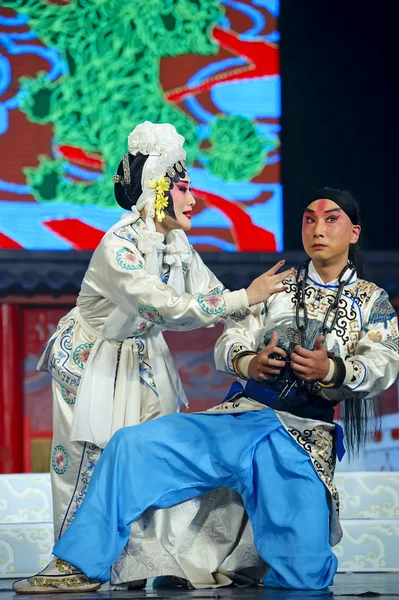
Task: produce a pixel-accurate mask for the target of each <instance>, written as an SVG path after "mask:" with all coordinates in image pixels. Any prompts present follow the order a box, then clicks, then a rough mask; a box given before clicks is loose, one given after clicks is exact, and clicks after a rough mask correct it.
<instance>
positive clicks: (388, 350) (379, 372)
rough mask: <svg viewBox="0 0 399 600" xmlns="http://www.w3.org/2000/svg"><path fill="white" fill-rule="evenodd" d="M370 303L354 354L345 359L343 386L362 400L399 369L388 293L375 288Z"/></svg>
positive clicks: (375, 393) (398, 339)
mask: <svg viewBox="0 0 399 600" xmlns="http://www.w3.org/2000/svg"><path fill="white" fill-rule="evenodd" d="M370 305H371V306H370V309H368V315H366V317H367V318H366V320H365V322H363V324H362V328H361V336H360V339H359V341H358V343H357V346H356V350H355V354H354V355H353V356H350V357H349V358H347V359H346V360H345V367H346V377H345V381H344V387H346V388H347V389H349V390H350V391H351V392H352V393H355V394H361V395H362V397H364V398H365V399H369V398H374V397H376V396H378V395H379V394H381V393H382V392H383V391H384V390H386V389H387V388H388V387H390V386H391V385H392V384H393V383H394V381H395V380H396V377H397V376H398V372H399V353H398V349H399V337H398V320H397V317H396V313H395V311H394V309H393V307H392V305H391V303H390V302H389V299H388V294H387V293H386V292H385V291H383V290H381V289H378V290H377V291H376V292H375V297H374V298H371V299H370Z"/></svg>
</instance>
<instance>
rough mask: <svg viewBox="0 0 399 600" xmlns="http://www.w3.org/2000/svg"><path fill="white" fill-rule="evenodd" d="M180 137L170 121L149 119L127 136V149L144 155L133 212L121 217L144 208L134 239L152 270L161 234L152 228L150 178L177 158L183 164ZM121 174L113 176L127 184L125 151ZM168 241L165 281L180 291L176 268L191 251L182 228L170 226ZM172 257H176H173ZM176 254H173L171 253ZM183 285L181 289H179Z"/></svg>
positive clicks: (161, 245)
mask: <svg viewBox="0 0 399 600" xmlns="http://www.w3.org/2000/svg"><path fill="white" fill-rule="evenodd" d="M183 144H184V137H183V136H182V135H179V134H178V133H177V131H176V129H175V128H174V127H173V125H170V124H169V123H161V124H157V123H151V122H150V121H144V123H140V125H137V126H136V127H135V128H134V129H133V131H132V132H131V133H130V134H129V136H128V151H129V153H130V154H132V155H133V156H136V155H137V154H139V153H140V154H144V155H145V156H148V158H147V160H146V161H145V163H144V167H143V172H142V175H141V189H142V193H141V195H140V196H139V198H138V200H137V202H136V204H135V205H134V206H132V208H131V211H132V213H133V214H129V213H128V214H126V215H124V216H123V217H122V220H123V222H124V224H127V223H134V222H135V221H137V220H138V219H139V218H140V213H141V211H142V210H143V209H145V211H146V225H147V231H142V232H141V236H140V239H139V241H138V246H139V250H140V251H141V252H143V253H144V254H146V256H147V260H146V266H147V269H148V270H149V271H150V272H152V273H155V272H157V270H158V258H157V250H160V249H164V250H165V245H164V243H163V239H164V238H163V235H162V234H161V233H158V232H157V231H156V228H155V222H154V216H155V210H154V204H155V198H156V190H155V189H154V185H153V184H154V182H157V181H158V180H159V179H160V178H161V177H162V176H163V175H165V173H167V171H168V169H170V168H171V167H173V166H174V165H176V164H178V163H179V162H180V163H182V164H183V166H185V160H186V151H185V150H184V149H183ZM123 171H124V177H123V178H121V177H119V176H118V175H116V176H114V181H119V182H120V183H121V184H122V185H124V186H126V185H128V184H130V166H129V160H128V154H126V155H125V157H124V160H123ZM167 241H168V244H167V246H166V252H167V253H168V254H170V255H171V256H170V257H168V258H167V259H166V262H168V263H169V264H171V263H172V264H173V267H174V268H171V273H170V277H169V284H170V285H173V286H174V287H176V289H177V291H179V292H180V293H181V292H182V291H183V289H184V282H183V280H181V281H180V279H182V277H181V276H180V274H179V273H178V271H179V272H180V273H181V264H182V262H183V263H186V262H187V261H188V260H189V259H190V258H191V252H190V248H189V244H188V240H187V237H186V235H185V234H184V232H183V231H179V230H172V231H171V232H170V233H169V234H168V236H167ZM172 254H173V257H174V258H175V259H176V261H174V260H173V258H172ZM174 255H176V256H174ZM174 263H175V264H174ZM182 286H183V289H182Z"/></svg>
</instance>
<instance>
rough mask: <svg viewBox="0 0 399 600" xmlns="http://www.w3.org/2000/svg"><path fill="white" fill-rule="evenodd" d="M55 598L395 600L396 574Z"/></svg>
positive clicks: (7, 583) (2, 588)
mask: <svg viewBox="0 0 399 600" xmlns="http://www.w3.org/2000/svg"><path fill="white" fill-rule="evenodd" d="M11 585H12V580H10V579H9V580H4V579H3V580H0V600H11V599H13V600H15V599H16V598H18V596H17V595H16V594H14V592H13V591H12V590H11V589H10V587H11ZM52 596H57V597H58V598H59V600H66V598H67V597H70V598H71V599H72V600H118V599H119V598H121V599H125V598H132V599H133V600H147V599H148V600H150V599H153V600H207V599H208V598H209V599H213V598H216V599H218V600H291V599H292V600H294V599H298V600H299V599H301V600H302V599H304V600H306V599H307V598H312V600H316V599H317V598H323V599H325V598H339V599H340V600H345V599H349V598H354V597H360V598H377V597H378V598H379V600H388V599H390V600H392V598H399V573H337V575H336V576H335V584H334V585H333V586H332V587H330V588H328V589H326V590H322V591H317V592H312V591H310V590H306V591H288V590H273V589H270V588H264V587H261V586H259V587H251V588H237V587H229V588H219V589H215V590H210V589H206V590H192V591H187V590H179V589H173V590H153V589H152V588H151V587H148V588H146V589H145V590H142V591H132V592H110V591H99V592H94V593H89V594H79V593H74V594H46V596H45V598H49V597H52ZM23 597H24V598H26V599H28V598H31V599H32V600H37V595H36V594H30V595H29V594H26V595H24V596H23Z"/></svg>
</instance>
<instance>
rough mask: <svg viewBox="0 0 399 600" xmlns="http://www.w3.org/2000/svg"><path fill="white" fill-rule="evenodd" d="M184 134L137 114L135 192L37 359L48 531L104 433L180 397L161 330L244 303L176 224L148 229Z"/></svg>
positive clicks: (75, 497) (59, 524)
mask: <svg viewBox="0 0 399 600" xmlns="http://www.w3.org/2000/svg"><path fill="white" fill-rule="evenodd" d="M183 141H184V139H183V138H182V137H181V136H179V135H178V134H177V133H176V131H175V129H174V128H173V127H172V126H171V125H153V124H150V123H144V124H143V125H139V126H137V127H136V129H135V130H134V131H133V132H132V134H130V136H129V151H130V153H131V154H136V153H137V152H141V153H142V154H148V155H149V156H148V159H147V160H146V162H145V164H144V168H143V174H142V189H143V193H142V195H141V196H140V198H139V200H138V202H137V205H136V206H135V207H133V208H132V211H131V212H130V213H125V214H124V215H123V218H122V220H121V221H120V222H118V223H117V224H116V225H114V226H113V227H112V228H111V229H110V230H109V231H108V232H107V233H106V234H105V235H104V237H103V239H102V241H101V242H100V244H99V246H98V247H97V248H96V250H95V251H94V254H93V256H92V259H91V261H90V265H89V267H88V270H87V272H86V274H85V276H84V279H83V282H82V287H81V290H80V293H79V297H78V299H77V305H76V307H75V308H73V309H72V310H71V311H70V312H69V313H68V314H67V315H66V316H65V317H63V318H62V319H61V321H60V323H59V325H58V327H57V330H56V332H55V333H54V335H53V336H52V337H51V338H50V340H49V342H48V343H47V346H46V349H45V352H44V354H43V356H42V357H41V359H40V362H39V364H38V369H40V370H43V371H48V372H49V373H50V374H51V376H52V378H53V383H52V385H53V400H54V402H53V429H54V433H53V445H52V459H51V480H52V492H53V506H54V529H55V539H58V537H59V536H60V535H62V534H63V532H64V531H65V529H66V528H67V527H68V526H69V524H70V523H71V522H72V520H73V519H74V517H75V515H76V513H77V511H78V509H79V506H80V505H81V503H82V501H83V499H84V497H85V494H86V490H87V487H88V485H89V482H90V478H91V475H92V473H93V470H94V468H95V466H96V464H97V461H98V458H99V456H100V454H101V450H102V449H103V448H104V447H105V445H106V444H107V443H108V441H109V439H110V438H111V436H112V434H113V433H114V432H115V431H117V430H118V429H120V428H121V427H126V426H129V425H136V424H138V423H141V422H143V421H148V420H150V419H154V418H156V417H160V416H162V415H166V414H170V413H173V412H177V411H179V408H180V406H181V405H182V404H187V400H186V396H185V393H184V390H183V388H182V385H181V382H180V378H179V375H178V372H177V369H176V367H175V365H174V362H173V359H172V357H171V355H170V352H169V349H168V347H167V345H166V343H165V340H164V338H163V335H162V332H163V331H166V330H171V331H187V330H192V329H196V328H200V327H207V326H210V325H212V324H215V323H217V322H219V321H220V319H221V318H224V317H226V316H227V315H228V314H229V313H232V312H234V311H237V310H238V311H239V310H242V309H244V310H245V309H246V308H248V299H247V295H246V292H245V290H239V291H234V292H229V291H225V290H224V288H223V285H222V284H221V283H220V282H219V281H218V279H217V278H216V277H215V276H214V275H213V274H212V272H211V271H210V270H209V269H208V268H207V267H206V266H205V265H204V263H203V262H202V260H201V258H200V256H199V255H198V253H197V252H196V251H195V250H194V248H192V246H190V244H189V243H188V240H187V237H186V235H185V233H184V232H183V231H178V230H173V231H171V232H169V233H168V234H167V235H166V237H165V238H164V236H163V235H162V234H161V233H158V232H156V230H155V223H154V219H153V216H154V201H155V191H154V186H150V185H149V182H150V181H152V182H154V181H157V179H159V178H160V177H161V176H162V175H164V174H165V173H166V171H167V169H168V168H170V167H172V166H173V165H175V164H176V163H177V162H178V161H184V159H185V151H184V150H183ZM143 209H145V210H146V215H147V218H145V219H143V218H141V216H140V211H142V210H143ZM132 460H134V457H132ZM149 475H150V474H149Z"/></svg>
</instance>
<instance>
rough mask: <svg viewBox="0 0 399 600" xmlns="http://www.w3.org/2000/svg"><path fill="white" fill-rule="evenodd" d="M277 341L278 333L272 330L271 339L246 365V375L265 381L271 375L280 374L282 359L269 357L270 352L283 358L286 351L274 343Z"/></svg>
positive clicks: (283, 364) (283, 363)
mask: <svg viewBox="0 0 399 600" xmlns="http://www.w3.org/2000/svg"><path fill="white" fill-rule="evenodd" d="M277 342H278V333H277V331H273V335H272V339H271V340H270V342H269V343H268V345H267V346H266V348H264V349H263V350H261V352H258V354H256V355H255V356H254V357H253V359H252V360H251V362H250V363H249V365H248V375H249V377H250V378H251V379H255V381H266V380H267V379H271V377H273V375H280V372H281V369H283V368H284V367H285V362H284V361H283V360H277V359H276V358H269V357H270V355H271V354H278V355H279V356H281V358H283V359H284V358H285V357H286V356H287V353H286V352H285V350H283V349H282V348H279V347H278V346H277V345H276V344H277Z"/></svg>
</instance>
